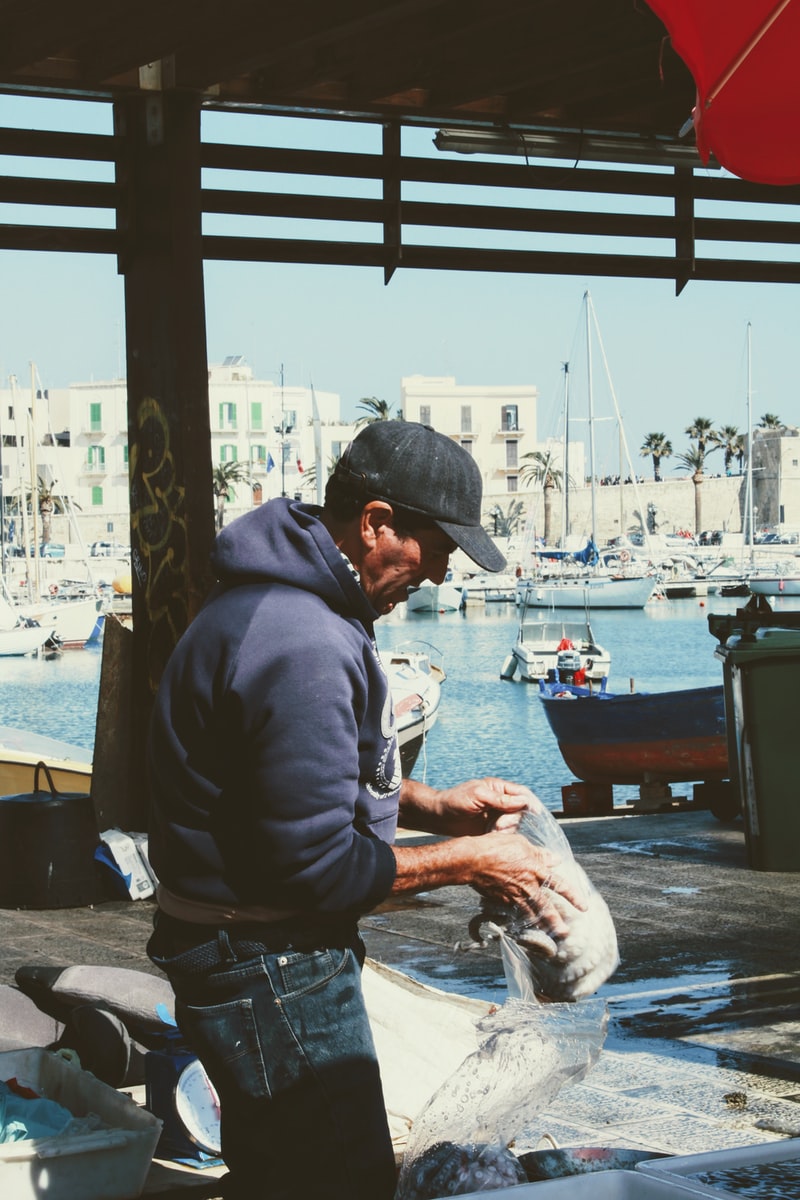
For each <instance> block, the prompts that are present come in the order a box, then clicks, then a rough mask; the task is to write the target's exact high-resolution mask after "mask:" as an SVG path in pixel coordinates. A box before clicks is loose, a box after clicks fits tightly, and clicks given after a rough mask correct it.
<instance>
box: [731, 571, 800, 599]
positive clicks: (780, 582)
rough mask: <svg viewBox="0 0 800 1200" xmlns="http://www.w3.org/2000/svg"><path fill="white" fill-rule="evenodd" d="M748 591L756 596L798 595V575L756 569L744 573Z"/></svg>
mask: <svg viewBox="0 0 800 1200" xmlns="http://www.w3.org/2000/svg"><path fill="white" fill-rule="evenodd" d="M745 581H746V583H747V586H748V587H749V588H750V591H751V592H752V593H753V594H754V595H756V596H800V575H798V574H796V573H790V572H788V571H787V572H786V574H785V575H784V574H782V573H780V572H775V573H773V574H770V573H768V572H766V571H765V572H764V573H763V574H760V573H759V572H758V571H755V572H753V574H749V575H745Z"/></svg>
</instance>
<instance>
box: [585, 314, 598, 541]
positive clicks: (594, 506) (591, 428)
mask: <svg viewBox="0 0 800 1200" xmlns="http://www.w3.org/2000/svg"><path fill="white" fill-rule="evenodd" d="M584 300H585V301H586V366H587V371H588V395H589V480H590V483H591V488H592V542H593V543H594V544H595V545H596V544H597V496H596V489H595V480H594V393H593V391H592V323H591V305H592V298H591V296H590V295H589V293H588V291H587V292H586V293H585V295H584Z"/></svg>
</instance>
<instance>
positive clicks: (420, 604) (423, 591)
mask: <svg viewBox="0 0 800 1200" xmlns="http://www.w3.org/2000/svg"><path fill="white" fill-rule="evenodd" d="M463 599H464V594H463V585H462V584H461V583H458V582H457V581H456V580H455V579H454V578H453V572H452V571H448V572H447V575H446V577H445V579H444V582H443V583H431V582H430V581H429V580H428V581H426V582H425V583H422V584H420V586H419V587H412V588H409V589H408V599H407V601H406V603H407V605H408V611H409V612H417V613H423V612H429V613H431V612H434V613H441V612H458V610H459V609H460V608H461V605H462V603H463Z"/></svg>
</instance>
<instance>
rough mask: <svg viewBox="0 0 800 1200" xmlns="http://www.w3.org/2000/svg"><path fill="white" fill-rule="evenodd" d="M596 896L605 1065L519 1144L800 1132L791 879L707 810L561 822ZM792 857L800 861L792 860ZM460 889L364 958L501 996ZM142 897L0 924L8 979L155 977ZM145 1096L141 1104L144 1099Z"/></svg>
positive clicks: (427, 904)
mask: <svg viewBox="0 0 800 1200" xmlns="http://www.w3.org/2000/svg"><path fill="white" fill-rule="evenodd" d="M564 828H565V830H566V833H567V835H568V837H569V840H570V843H571V845H572V847H573V850H574V852H575V855H576V857H577V858H578V860H579V861H580V862H581V863H582V865H583V866H584V868H585V870H586V872H587V874H588V875H589V877H590V879H591V880H592V881H593V883H594V884H595V885H596V887H597V888H598V890H599V891H600V892H601V894H602V895H603V896H604V897H605V899H606V901H607V903H608V905H609V908H610V910H611V913H612V916H613V917H614V921H615V924H616V927H617V933H618V938H619V944H620V953H621V960H622V961H621V965H620V967H619V968H618V970H617V972H616V974H615V975H614V977H613V978H612V979H611V980H610V981H609V982H608V983H607V984H606V985H605V986H604V987H603V988H602V989H601V992H600V995H602V996H603V997H604V998H605V999H606V1000H607V1001H608V1005H609V1012H610V1021H609V1032H608V1037H607V1040H606V1043H605V1047H604V1049H603V1052H602V1054H601V1057H600V1060H599V1062H598V1064H597V1065H596V1066H595V1067H594V1068H593V1070H592V1071H591V1072H590V1073H589V1075H587V1077H586V1078H585V1079H584V1081H583V1082H581V1083H579V1084H577V1085H573V1086H571V1087H569V1088H567V1089H565V1090H563V1091H562V1092H561V1093H560V1095H559V1096H558V1097H557V1099H556V1101H555V1102H554V1103H553V1104H552V1105H551V1106H550V1108H548V1109H547V1111H546V1112H544V1113H542V1114H541V1119H540V1121H539V1123H538V1124H537V1127H536V1128H535V1129H532V1130H529V1131H527V1136H528V1138H529V1139H530V1140H529V1144H527V1145H525V1146H522V1147H520V1148H523V1149H534V1148H535V1147H536V1144H537V1143H536V1139H537V1138H538V1137H540V1136H545V1138H546V1140H549V1142H550V1143H551V1144H552V1142H555V1143H556V1144H557V1145H559V1146H562V1147H566V1146H587V1145H597V1146H612V1147H628V1148H631V1149H644V1150H649V1151H652V1152H653V1153H654V1154H662V1153H673V1154H686V1153H693V1152H700V1151H703V1150H711V1149H719V1150H722V1149H726V1148H729V1147H732V1146H738V1145H750V1144H758V1143H763V1142H770V1141H776V1140H779V1139H782V1138H785V1137H788V1136H795V1137H797V1136H800V871H798V872H781V873H776V872H764V871H755V870H753V869H751V868H750V866H749V865H748V858H747V853H746V848H745V839H744V831H743V828H742V824H741V821H736V822H732V823H723V822H720V821H718V820H716V819H715V818H714V817H713V816H712V815H711V813H709V812H707V811H704V810H691V809H688V810H686V811H680V812H669V813H629V812H626V813H625V814H623V815H613V816H605V817H597V818H578V819H568V820H565V821H564ZM798 853H799V854H800V850H799V851H798ZM476 910H477V901H476V897H475V894H474V893H473V892H472V891H471V890H470V889H467V888H447V889H442V890H441V891H435V892H428V893H425V894H423V895H421V896H415V897H410V898H409V899H408V900H407V901H399V902H392V903H387V904H386V905H384V906H383V907H382V908H381V909H379V910H377V911H376V912H375V913H372V914H370V915H369V916H368V917H366V918H365V919H364V920H363V922H362V929H363V933H364V938H365V941H366V944H367V949H368V952H369V954H370V956H371V957H372V958H374V959H377V960H378V961H382V962H385V963H387V964H389V965H391V966H394V967H396V968H398V969H399V970H401V971H405V972H407V973H408V974H409V975H412V976H414V977H417V978H420V979H422V980H423V981H424V982H426V983H431V984H433V985H434V986H436V987H438V988H441V989H444V990H446V991H450V992H461V993H463V994H468V995H472V996H481V997H483V998H488V999H491V1000H493V1001H496V1002H497V1003H502V1000H503V999H504V983H503V977H502V967H501V962H500V957H499V951H498V950H497V949H496V948H494V947H490V948H489V949H487V950H481V951H470V952H463V951H456V950H454V946H455V944H456V943H457V942H459V941H462V940H463V939H464V938H465V936H466V929H467V924H468V921H469V920H470V918H471V917H472V916H473V915H474V913H475V912H476ZM151 919H152V904H151V902H150V901H147V900H144V901H136V902H124V901H112V902H109V903H104V904H100V905H97V906H96V907H93V908H85V909H84V908H81V909H62V910H53V911H41V910H36V911H33V910H26V911H23V910H20V911H11V910H7V909H6V910H0V935H2V946H3V950H2V955H0V983H5V984H13V982H14V973H15V971H16V969H17V968H18V967H20V966H23V965H30V964H47V965H53V966H67V965H71V964H100V965H114V966H122V967H129V968H134V969H141V970H144V971H149V972H153V973H155V969H154V968H153V967H152V965H151V964H150V963H149V962H148V960H147V958H146V956H145V950H144V947H145V943H146V940H147V936H148V933H149V929H150V924H151ZM136 1098H137V1099H138V1098H139V1097H138V1096H137V1097H136ZM215 1174H216V1172H214V1173H211V1174H210V1173H209V1172H205V1171H194V1170H191V1169H185V1168H183V1169H181V1168H177V1167H174V1166H172V1165H171V1164H169V1163H165V1162H162V1161H157V1162H156V1163H154V1165H153V1169H152V1171H151V1174H150V1177H149V1179H148V1184H147V1189H146V1194H147V1195H149V1196H151V1197H155V1196H159V1197H162V1198H163V1200H166V1198H167V1197H172V1196H177V1195H179V1194H183V1193H184V1192H186V1191H187V1190H188V1192H189V1194H190V1195H191V1196H192V1197H195V1196H196V1197H198V1200H200V1198H202V1200H211V1198H214V1200H216V1197H217V1196H218V1194H219V1188H218V1186H217V1184H216V1181H215Z"/></svg>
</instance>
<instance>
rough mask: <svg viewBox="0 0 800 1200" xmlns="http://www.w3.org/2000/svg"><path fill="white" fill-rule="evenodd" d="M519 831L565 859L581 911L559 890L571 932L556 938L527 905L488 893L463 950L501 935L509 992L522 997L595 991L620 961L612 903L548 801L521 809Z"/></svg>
mask: <svg viewBox="0 0 800 1200" xmlns="http://www.w3.org/2000/svg"><path fill="white" fill-rule="evenodd" d="M517 832H518V833H519V835H520V836H521V837H526V838H528V840H529V841H530V842H532V843H533V844H534V845H536V846H541V847H543V848H544V849H546V850H550V851H553V852H554V853H555V854H557V855H558V856H559V858H560V860H561V861H560V864H559V867H558V874H559V877H560V878H562V879H564V880H565V881H569V882H571V883H572V884H573V887H574V888H575V889H576V891H577V892H578V894H579V895H582V896H583V898H584V900H585V902H586V906H587V907H586V910H585V911H581V910H580V909H577V908H575V907H574V906H573V905H572V904H570V903H569V901H568V900H566V899H565V898H564V897H563V896H561V895H560V894H559V893H558V892H556V891H551V892H550V900H551V902H552V904H553V907H554V908H556V909H557V911H558V912H559V914H560V915H561V916H562V917H563V919H564V922H565V924H566V925H567V928H568V932H567V934H566V936H564V937H560V938H557V939H556V938H553V937H551V936H550V934H548V933H547V932H546V931H545V929H544V928H542V927H541V924H540V922H538V921H537V919H536V917H535V916H534V915H533V914H532V913H531V912H530V910H528V909H524V908H520V907H519V906H517V905H504V904H502V903H500V902H498V901H496V900H493V899H491V898H490V897H488V896H485V897H483V898H482V901H481V909H480V912H479V913H477V915H476V916H475V917H473V919H472V921H470V924H469V932H470V936H471V938H472V939H473V940H472V943H470V942H461V943H459V947H460V948H461V949H469V948H471V947H475V946H486V945H487V944H488V941H489V940H491V939H499V940H500V944H501V952H502V957H503V969H504V971H505V975H506V982H507V984H508V988H509V994H510V995H512V996H519V997H522V998H523V999H525V998H532V994H533V995H534V996H536V997H537V998H538V999H539V1000H550V1001H554V1000H559V1001H561V1000H565V1001H570V1000H580V999H582V998H584V997H586V996H591V995H592V994H593V993H594V992H596V991H597V989H598V988H599V987H600V985H601V984H602V983H605V981H606V980H607V979H608V978H609V977H610V976H611V975H612V974H613V973H614V971H615V970H616V969H617V967H618V966H619V949H618V946H617V934H616V930H615V929H614V922H613V920H612V919H611V913H610V912H609V911H608V906H607V904H606V902H605V900H604V899H603V897H602V896H601V895H600V893H599V892H598V891H597V889H596V888H595V887H594V885H593V884H592V883H591V881H590V880H589V879H588V877H587V875H586V873H585V871H584V870H583V868H582V867H581V866H580V865H579V864H578V863H577V862H576V861H575V858H574V857H573V854H572V849H571V848H570V844H569V842H568V841H567V838H566V836H565V834H564V831H563V830H562V828H561V826H560V825H559V824H558V822H557V821H556V819H555V817H554V816H553V814H552V813H551V812H549V810H548V809H546V808H545V807H544V805H543V804H541V803H537V806H536V807H532V808H531V809H529V810H527V811H526V812H524V813H523V814H522V817H521V819H520V822H519V825H518V826H517Z"/></svg>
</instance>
